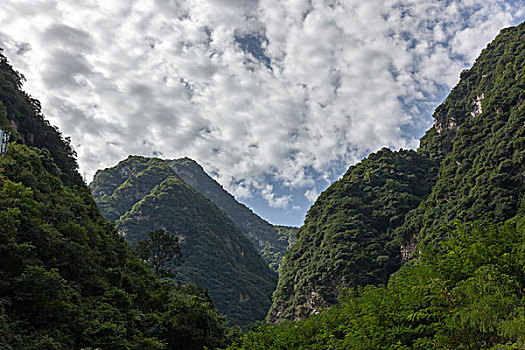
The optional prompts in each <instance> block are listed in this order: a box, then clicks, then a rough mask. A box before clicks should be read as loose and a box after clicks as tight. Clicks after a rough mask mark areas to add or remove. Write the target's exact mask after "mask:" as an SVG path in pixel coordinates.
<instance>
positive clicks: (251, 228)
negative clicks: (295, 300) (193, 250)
mask: <svg viewBox="0 0 525 350" xmlns="http://www.w3.org/2000/svg"><path fill="white" fill-rule="evenodd" d="M166 162H167V163H168V164H169V165H170V166H171V167H172V169H173V170H175V172H176V173H177V174H178V175H179V176H180V177H181V178H182V180H184V182H186V183H187V184H188V185H190V186H191V187H193V188H194V189H196V190H197V191H199V192H200V193H202V194H203V195H204V196H205V197H206V198H208V199H209V200H210V201H212V202H213V203H214V204H215V205H216V206H217V207H219V209H220V210H222V211H223V212H224V213H226V215H228V217H229V218H230V219H232V221H233V222H234V223H235V225H236V226H237V227H238V228H239V230H241V232H242V233H243V234H244V235H245V236H246V237H248V238H249V239H250V241H251V242H252V243H253V245H254V246H255V248H256V249H257V251H258V252H259V253H260V254H261V256H262V257H263V259H264V260H265V261H266V262H267V264H268V265H269V266H270V267H271V268H272V270H274V271H277V270H278V268H279V266H280V264H281V261H282V259H283V257H284V253H285V252H286V250H287V249H288V247H289V246H290V244H291V242H293V239H294V237H295V233H296V232H297V228H295V227H288V226H274V225H272V224H270V223H268V222H267V221H265V220H263V219H261V218H260V217H259V216H258V215H257V214H255V213H254V212H252V211H251V210H250V209H248V208H247V207H246V206H245V205H243V204H241V203H239V202H237V200H235V198H234V197H233V196H232V195H231V194H229V193H228V192H227V191H226V190H224V188H223V187H222V186H221V185H220V184H219V183H217V181H215V180H213V179H212V178H211V177H210V176H209V175H208V174H206V172H205V171H204V169H202V167H201V166H200V165H199V164H198V163H197V162H195V161H194V160H191V159H189V158H181V159H174V160H167V161H166Z"/></svg>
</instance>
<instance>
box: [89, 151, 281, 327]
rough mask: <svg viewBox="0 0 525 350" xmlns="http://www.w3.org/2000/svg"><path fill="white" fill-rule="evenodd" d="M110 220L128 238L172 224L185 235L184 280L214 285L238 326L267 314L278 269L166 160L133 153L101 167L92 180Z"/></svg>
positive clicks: (181, 273)
mask: <svg viewBox="0 0 525 350" xmlns="http://www.w3.org/2000/svg"><path fill="white" fill-rule="evenodd" d="M90 187H91V190H92V193H93V196H94V198H95V201H96V202H97V204H98V205H99V207H100V209H101V211H102V213H103V214H104V215H105V217H106V218H107V219H109V220H116V223H117V226H118V228H119V230H120V231H121V232H122V233H123V234H125V236H126V238H127V240H128V241H129V242H131V243H136V242H137V241H138V240H140V239H144V238H146V237H147V233H148V232H150V231H153V230H157V229H164V230H166V231H167V232H168V233H170V234H172V235H176V236H178V237H179V238H180V240H181V247H182V253H183V259H184V263H183V264H182V266H181V267H179V268H177V269H176V272H177V275H176V280H178V281H181V282H184V283H186V282H191V283H196V284H198V285H202V286H204V287H206V288H208V290H209V293H210V295H211V297H212V299H213V301H214V303H215V305H216V306H217V308H218V309H219V310H220V311H221V312H223V313H224V314H226V315H227V316H228V317H229V319H230V320H231V321H232V322H233V323H235V324H238V325H245V324H247V323H249V322H252V321H256V320H261V319H263V318H264V316H265V315H266V313H267V310H268V308H269V306H270V304H271V294H272V292H273V290H274V288H275V284H276V282H277V275H276V274H275V272H273V271H271V270H270V268H269V267H268V266H267V265H266V263H265V262H264V260H263V259H262V258H261V257H260V256H259V254H258V253H257V251H256V250H255V248H254V247H253V245H252V244H251V242H250V241H249V240H248V239H247V238H246V237H245V236H244V235H243V234H242V233H241V232H240V231H239V229H238V228H237V227H236V226H235V224H234V223H233V222H232V221H231V220H230V219H229V218H228V217H227V216H226V214H224V213H223V212H222V211H221V210H220V209H219V208H217V206H216V205H214V204H213V203H212V202H211V201H209V200H208V199H207V198H206V197H204V196H203V195H202V194H201V193H200V192H198V191H196V190H195V189H194V188H193V187H191V186H190V185H188V184H187V183H185V182H184V181H183V180H182V179H181V178H180V177H179V175H177V173H176V172H175V171H174V170H173V169H172V167H171V166H170V165H169V164H168V162H165V161H163V160H161V159H157V158H144V157H138V156H130V157H128V158H127V159H126V160H124V161H122V162H120V163H119V164H118V165H116V166H115V167H113V168H109V169H105V170H103V171H98V172H97V173H96V175H95V178H94V180H93V182H92V183H91V185H90Z"/></svg>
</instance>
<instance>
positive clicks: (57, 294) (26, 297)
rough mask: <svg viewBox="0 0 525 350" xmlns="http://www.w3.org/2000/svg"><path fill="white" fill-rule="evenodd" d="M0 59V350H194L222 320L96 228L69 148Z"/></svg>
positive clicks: (194, 291)
mask: <svg viewBox="0 0 525 350" xmlns="http://www.w3.org/2000/svg"><path fill="white" fill-rule="evenodd" d="M21 86H22V77H21V75H20V74H19V73H17V72H15V71H14V70H13V69H12V68H11V66H10V65H9V63H8V62H7V59H6V58H5V57H4V56H3V55H0V128H1V129H2V130H6V131H9V132H10V133H11V134H12V139H13V142H12V143H11V144H10V148H9V152H8V153H7V155H6V156H5V157H0V223H1V225H0V226H1V227H0V348H2V349H7V350H11V349H35V350H36V349H95V348H104V349H122V350H124V349H180V348H184V349H201V348H203V346H208V347H211V348H217V347H219V346H224V345H225V344H227V339H228V333H229V330H228V329H227V328H226V320H225V317H224V316H223V315H220V314H218V312H217V310H216V309H215V308H214V307H213V304H212V302H211V300H210V297H209V295H208V294H207V293H206V292H205V291H204V290H202V289H201V288H199V287H197V286H194V285H180V286H175V285H173V284H172V283H170V282H167V281H165V280H162V279H160V278H159V277H158V276H156V275H155V274H154V273H153V271H152V270H151V269H150V268H149V267H147V266H146V265H145V264H144V263H143V262H142V261H141V260H140V259H139V258H138V257H137V256H135V255H134V254H133V252H132V251H131V248H130V246H129V245H128V244H127V243H126V242H125V241H124V239H123V238H122V237H121V236H120V235H119V234H118V232H117V230H116V228H115V227H114V225H113V224H111V223H109V222H107V221H105V220H104V218H103V217H102V215H101V214H100V212H99V210H98V208H97V206H96V205H95V203H94V201H93V198H92V197H91V194H90V191H89V189H88V188H87V186H86V185H85V184H84V182H83V181H82V179H81V176H80V175H79V174H78V172H77V170H76V168H77V164H76V160H75V158H74V152H73V150H72V149H71V147H70V146H69V142H68V140H67V139H65V140H64V139H63V138H62V136H61V134H60V132H59V131H58V130H57V129H56V128H55V127H52V126H50V125H49V123H48V122H47V121H46V120H45V119H44V117H43V116H42V114H41V112H40V104H39V103H38V101H36V100H34V99H32V98H30V97H29V96H28V95H26V94H25V93H24V92H23V91H22V90H21Z"/></svg>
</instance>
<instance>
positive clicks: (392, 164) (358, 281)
mask: <svg viewBox="0 0 525 350" xmlns="http://www.w3.org/2000/svg"><path fill="white" fill-rule="evenodd" d="M435 170H436V169H435V164H434V163H433V162H431V161H430V160H428V159H427V158H426V157H422V156H420V155H418V154H417V153H416V152H414V151H400V152H392V151H390V150H388V149H383V150H381V151H379V152H377V153H375V154H372V155H370V156H369V157H368V158H367V159H365V160H363V161H362V162H361V163H359V164H357V165H355V166H352V167H350V169H348V171H347V172H346V174H345V175H344V176H343V177H342V178H341V179H340V180H339V181H337V182H335V183H334V184H332V185H331V186H330V187H329V188H328V189H327V190H326V191H324V192H323V193H322V194H321V195H320V196H319V198H318V199H317V201H316V202H315V204H314V205H313V206H312V207H311V208H310V210H309V211H308V214H307V216H306V219H305V223H304V225H303V226H302V227H301V228H300V230H299V232H298V234H297V240H296V242H295V244H294V245H293V246H292V247H291V249H290V250H289V252H288V253H287V254H286V258H285V260H284V264H283V266H282V268H281V273H280V277H279V283H278V286H277V290H276V292H275V293H274V303H273V305H272V309H271V310H270V313H269V319H270V320H271V321H272V322H275V321H278V320H280V319H283V318H286V319H301V318H304V317H305V316H307V315H309V314H311V313H318V312H320V311H321V310H323V309H324V308H326V307H327V306H328V305H330V304H333V303H335V302H336V300H337V295H338V293H339V292H338V287H339V286H347V287H352V288H355V287H357V286H360V285H368V284H372V285H377V284H380V283H386V282H387V281H388V277H389V276H390V274H391V273H393V272H394V271H396V270H397V269H398V268H399V266H400V262H401V258H400V250H399V245H397V244H395V242H394V241H395V239H394V238H395V236H394V233H393V231H394V229H395V228H397V227H398V226H399V225H400V224H402V223H403V218H404V216H405V214H406V213H407V212H408V211H409V210H411V209H414V208H415V207H417V205H418V204H419V203H420V202H421V200H422V199H424V198H425V196H427V195H428V193H429V192H430V188H431V186H432V185H433V181H432V174H434V173H435Z"/></svg>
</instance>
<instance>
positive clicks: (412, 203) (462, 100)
mask: <svg viewBox="0 0 525 350" xmlns="http://www.w3.org/2000/svg"><path fill="white" fill-rule="evenodd" d="M524 101H525V24H521V25H520V26H518V27H515V28H509V29H505V30H503V31H502V32H501V34H500V35H499V36H498V37H497V38H496V39H495V40H494V41H493V42H492V43H491V44H489V45H488V47H487V48H486V49H485V50H484V51H483V52H482V54H481V55H480V57H479V58H478V59H477V60H476V62H475V64H474V66H473V67H472V68H471V69H469V70H466V71H464V72H462V73H461V79H460V82H459V83H458V85H457V86H456V87H455V88H454V89H453V90H452V92H451V93H450V95H449V96H448V97H447V99H446V100H445V101H444V102H443V103H442V104H441V105H440V106H439V107H438V108H437V109H436V111H435V113H434V119H435V125H434V126H433V127H432V128H431V129H430V130H429V131H428V132H427V133H426V134H425V136H424V137H423V138H422V139H421V144H420V148H419V149H418V150H417V154H415V153H414V152H405V151H401V152H394V153H392V152H390V151H386V150H381V151H379V152H377V153H376V154H372V155H370V156H369V157H368V158H367V159H365V160H364V161H362V162H361V163H360V164H358V165H356V166H353V167H350V169H349V170H348V171H347V173H346V174H345V175H344V177H343V178H342V179H341V180H339V181H337V182H336V183H334V184H333V185H332V186H331V187H330V188H328V189H327V190H326V191H325V192H324V193H323V194H321V196H320V197H319V199H318V200H317V201H316V203H315V204H314V205H313V206H312V208H311V209H310V211H309V212H308V215H307V219H306V221H305V224H304V226H303V227H301V228H300V230H299V233H298V235H297V241H296V242H295V244H294V245H293V246H292V248H291V249H290V250H289V252H288V253H287V254H286V257H285V261H284V265H283V267H282V270H281V274H280V278H279V283H278V287H277V291H276V293H275V294H274V299H273V305H272V308H271V310H270V313H269V316H268V317H269V319H270V320H271V321H272V322H277V321H280V320H282V319H285V318H292V319H299V318H304V317H305V316H307V315H309V314H312V313H316V312H318V311H319V310H320V309H322V308H324V307H326V306H328V305H330V304H332V303H334V302H335V301H336V299H335V296H336V295H337V291H336V290H337V287H339V286H348V287H355V286H359V285H367V284H377V283H385V282H386V281H387V279H388V276H389V274H390V273H392V272H394V271H395V270H396V269H397V268H398V266H399V264H400V259H401V258H404V259H405V260H406V259H410V258H411V256H412V255H413V254H414V253H417V247H416V244H417V243H418V242H419V241H423V242H429V241H434V240H440V239H442V237H443V235H444V234H445V233H444V231H443V230H442V229H441V228H442V227H443V226H444V225H445V226H452V225H453V222H454V220H460V221H462V222H469V221H473V220H476V219H478V218H479V217H480V216H483V218H484V220H486V221H488V222H502V221H504V220H506V219H509V218H512V217H514V216H516V215H519V213H520V212H521V213H524V212H525V210H524V206H525V205H524V200H523V199H524V193H525V175H524V174H525V141H524V140H525V104H524ZM400 247H401V250H399V249H400ZM400 253H401V255H400Z"/></svg>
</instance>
